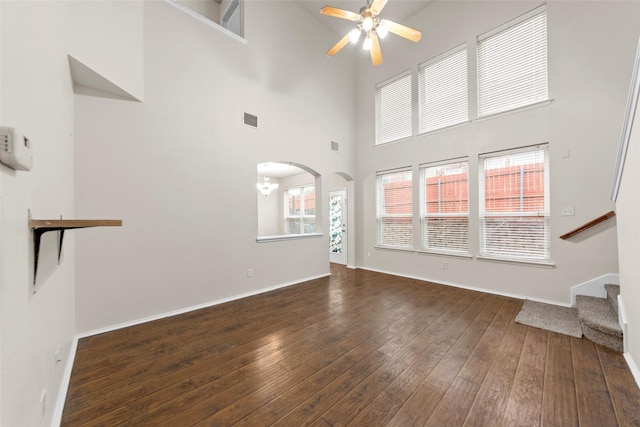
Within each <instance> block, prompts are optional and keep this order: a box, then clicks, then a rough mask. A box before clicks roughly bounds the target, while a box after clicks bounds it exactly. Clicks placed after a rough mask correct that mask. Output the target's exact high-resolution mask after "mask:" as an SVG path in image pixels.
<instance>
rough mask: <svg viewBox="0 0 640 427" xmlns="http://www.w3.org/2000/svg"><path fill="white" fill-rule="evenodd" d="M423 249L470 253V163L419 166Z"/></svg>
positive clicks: (421, 245)
mask: <svg viewBox="0 0 640 427" xmlns="http://www.w3.org/2000/svg"><path fill="white" fill-rule="evenodd" d="M420 198H421V200H420V223H421V224H420V228H421V230H420V241H421V242H420V247H421V249H422V250H425V251H436V252H448V253H455V254H468V253H469V162H468V161H457V162H454V163H452V162H448V163H445V164H437V165H424V166H421V167H420Z"/></svg>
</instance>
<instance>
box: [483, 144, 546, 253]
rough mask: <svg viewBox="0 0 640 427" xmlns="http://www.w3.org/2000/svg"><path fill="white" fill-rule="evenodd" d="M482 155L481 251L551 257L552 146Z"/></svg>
mask: <svg viewBox="0 0 640 427" xmlns="http://www.w3.org/2000/svg"><path fill="white" fill-rule="evenodd" d="M480 160H481V166H480V173H481V177H480V255H481V256H486V257H493V258H502V259H514V260H525V261H542V262H545V261H550V254H549V212H550V210H549V178H548V175H549V172H548V171H549V167H548V164H549V156H548V150H547V146H546V145H545V146H540V147H535V148H528V149H524V150H515V151H511V152H502V153H498V154H489V155H485V156H481V157H480Z"/></svg>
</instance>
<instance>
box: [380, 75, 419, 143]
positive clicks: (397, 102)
mask: <svg viewBox="0 0 640 427" xmlns="http://www.w3.org/2000/svg"><path fill="white" fill-rule="evenodd" d="M412 134H413V129H412V123H411V72H410V71H407V72H406V73H404V74H402V75H401V76H399V77H394V78H393V79H391V80H388V81H386V82H384V83H380V84H379V85H377V86H376V145H378V144H384V143H386V142H391V141H395V140H398V139H402V138H406V137H409V136H411V135H412Z"/></svg>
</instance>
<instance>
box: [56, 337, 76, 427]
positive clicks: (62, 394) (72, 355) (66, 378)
mask: <svg viewBox="0 0 640 427" xmlns="http://www.w3.org/2000/svg"><path fill="white" fill-rule="evenodd" d="M77 350H78V337H77V336H76V337H73V339H72V340H71V348H70V349H69V356H68V357H67V363H66V364H65V366H64V372H63V373H62V380H61V382H60V390H58V399H57V400H56V406H55V407H54V408H53V416H52V417H51V427H59V426H60V423H62V411H64V402H65V401H66V400H67V391H68V390H69V382H70V381H71V372H72V371H73V362H74V361H75V360H76V351H77Z"/></svg>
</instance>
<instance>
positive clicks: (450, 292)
mask: <svg viewBox="0 0 640 427" xmlns="http://www.w3.org/2000/svg"><path fill="white" fill-rule="evenodd" d="M331 272H332V275H331V277H325V278H321V279H316V280H312V281H309V282H305V283H302V284H300V285H297V286H290V287H287V288H282V289H278V290H276V291H273V292H267V293H264V294H260V295H255V296H252V297H249V298H244V299H240V300H236V301H231V302H229V303H225V304H220V305H217V306H212V307H208V308H204V309H200V310H196V311H193V312H189V313H184V314H182V315H178V316H173V317H170V318H165V319H160V320H157V321H154V322H149V323H145V324H141V325H137V326H133V327H130V328H125V329H122V330H117V331H113V332H108V333H105V334H101V335H97V336H93V337H88V338H84V339H82V340H80V342H79V343H78V351H77V354H76V358H75V362H74V366H73V372H72V375H71V381H70V384H69V389H68V393H67V396H66V401H65V407H64V412H63V419H62V426H65V427H66V426H74V427H75V426H109V427H111V426H136V427H137V426H147V425H152V426H154V427H155V426H165V425H166V426H182V425H193V424H198V425H207V426H208V425H231V424H233V425H239V426H267V425H275V426H287V427H288V426H301V425H314V426H321V427H326V426H330V425H333V426H339V425H347V424H348V425H350V426H367V427H369V426H389V425H402V426H403V427H404V426H406V425H414V424H417V425H424V424H425V423H428V425H433V426H439V425H443V426H458V425H463V424H465V425H478V426H489V425H490V426H494V425H495V426H498V425H536V424H542V425H544V426H565V425H567V426H572V425H584V426H589V425H598V426H609V425H611V426H615V425H637V424H638V411H637V408H638V407H639V406H640V391H639V390H638V388H637V386H636V385H635V382H634V381H633V378H632V376H631V373H630V371H629V369H628V367H627V366H626V364H625V362H624V358H622V356H620V355H618V354H615V353H613V352H609V351H608V350H606V349H603V348H601V347H599V346H594V345H593V344H592V343H590V342H589V341H587V340H575V339H570V338H568V337H565V336H561V335H559V334H556V333H546V332H542V331H539V330H536V329H534V328H529V327H527V326H524V325H520V324H517V323H515V322H514V318H515V316H516V314H517V312H518V311H519V309H520V307H521V306H522V301H520V300H515V299H513V298H507V297H502V296H496V295H490V294H486V293H481V292H476V291H471V290H466V289H461V288H456V287H451V286H442V285H438V284H434V283H430V282H424V281H420V280H416V279H407V278H403V277H398V276H393V275H388V274H382V273H377V272H372V271H367V270H360V269H347V268H345V267H343V266H337V265H332V266H331ZM545 337H546V338H545ZM541 378H543V379H544V381H542V380H541ZM541 384H543V385H541ZM579 417H580V418H579ZM578 421H580V424H578Z"/></svg>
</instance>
